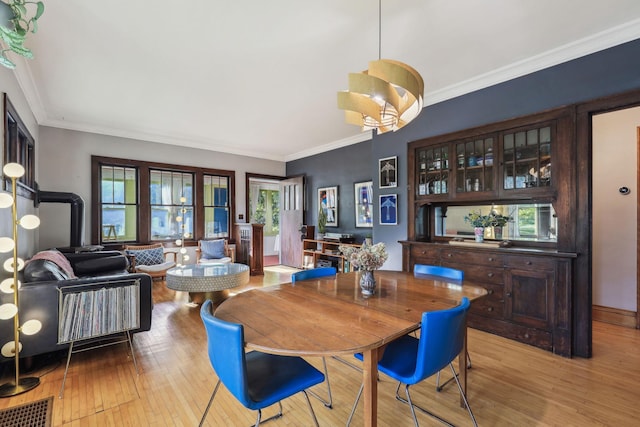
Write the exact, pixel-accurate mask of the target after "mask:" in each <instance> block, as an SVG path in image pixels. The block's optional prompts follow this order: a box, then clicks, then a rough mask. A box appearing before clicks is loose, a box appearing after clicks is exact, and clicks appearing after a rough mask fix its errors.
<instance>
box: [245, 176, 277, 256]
mask: <svg viewBox="0 0 640 427" xmlns="http://www.w3.org/2000/svg"><path fill="white" fill-rule="evenodd" d="M247 222H248V223H251V224H262V225H264V228H263V234H264V240H263V266H265V267H268V266H273V265H278V264H280V263H281V262H280V179H278V178H275V177H264V176H258V175H256V176H252V175H249V174H247Z"/></svg>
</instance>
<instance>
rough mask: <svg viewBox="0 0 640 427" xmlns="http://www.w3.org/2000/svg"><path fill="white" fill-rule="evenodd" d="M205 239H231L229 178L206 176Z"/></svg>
mask: <svg viewBox="0 0 640 427" xmlns="http://www.w3.org/2000/svg"><path fill="white" fill-rule="evenodd" d="M204 230H205V231H204V237H205V238H207V239H208V238H212V237H229V178H228V177H223V176H212V175H205V176H204Z"/></svg>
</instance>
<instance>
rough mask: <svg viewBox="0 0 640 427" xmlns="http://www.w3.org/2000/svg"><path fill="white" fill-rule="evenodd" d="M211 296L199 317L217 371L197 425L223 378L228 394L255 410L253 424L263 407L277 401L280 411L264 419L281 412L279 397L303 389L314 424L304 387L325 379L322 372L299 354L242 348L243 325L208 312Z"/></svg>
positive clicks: (259, 416) (204, 416)
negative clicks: (268, 352)
mask: <svg viewBox="0 0 640 427" xmlns="http://www.w3.org/2000/svg"><path fill="white" fill-rule="evenodd" d="M211 307H212V302H211V300H207V301H205V303H204V304H202V308H201V309H200V317H201V318H202V322H203V323H204V327H205V330H206V331H207V347H208V351H209V360H210V361H211V366H212V367H213V369H214V371H215V372H216V374H217V375H218V382H217V383H216V386H215V388H214V389H213V393H212V394H211V398H210V399H209V403H208V404H207V409H205V411H204V414H203V415H202V419H201V420H200V426H202V425H203V423H204V420H205V418H206V417H207V414H208V413H209V408H210V407H211V404H212V403H213V398H214V397H215V395H216V392H217V391H218V387H219V386H220V383H221V382H222V383H223V384H224V385H225V387H227V389H228V390H229V392H231V394H232V395H233V396H234V397H235V398H236V399H237V400H238V401H239V402H240V403H242V405H244V406H245V407H246V408H248V409H251V410H254V411H256V410H257V411H258V419H257V420H256V424H255V425H256V426H259V425H260V419H261V417H262V409H263V408H266V407H268V406H271V405H273V404H275V403H278V405H279V407H280V411H279V412H278V413H277V414H276V415H274V416H273V417H270V418H268V419H266V420H265V422H266V421H268V420H271V419H274V418H279V417H281V416H282V403H281V400H282V399H286V398H288V397H290V396H293V395H294V394H296V393H299V392H302V393H304V396H305V398H306V400H307V404H308V405H309V411H310V412H311V417H312V418H313V422H314V423H315V425H316V426H317V425H318V420H317V418H316V415H315V413H314V412H313V407H312V406H311V402H310V401H309V396H307V393H306V391H305V390H306V389H308V388H309V387H312V386H314V385H316V384H320V383H321V382H323V381H324V375H323V374H322V372H320V371H318V370H317V369H316V368H314V367H313V366H311V365H310V364H309V363H308V362H306V361H305V360H304V359H302V358H301V357H292V356H279V355H274V354H267V353H261V352H258V351H251V352H248V353H245V351H244V328H243V327H242V325H239V324H236V323H230V322H226V321H224V320H221V319H218V318H216V317H214V316H213V314H212V313H211Z"/></svg>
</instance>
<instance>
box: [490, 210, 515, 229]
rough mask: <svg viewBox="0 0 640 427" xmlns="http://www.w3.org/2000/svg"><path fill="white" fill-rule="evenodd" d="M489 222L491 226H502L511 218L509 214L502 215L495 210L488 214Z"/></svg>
mask: <svg viewBox="0 0 640 427" xmlns="http://www.w3.org/2000/svg"><path fill="white" fill-rule="evenodd" d="M487 216H488V217H489V222H490V223H491V224H490V226H491V227H504V226H505V225H507V222H508V221H510V220H511V217H510V216H507V215H502V214H499V213H497V212H491V213H490V214H489V215H487Z"/></svg>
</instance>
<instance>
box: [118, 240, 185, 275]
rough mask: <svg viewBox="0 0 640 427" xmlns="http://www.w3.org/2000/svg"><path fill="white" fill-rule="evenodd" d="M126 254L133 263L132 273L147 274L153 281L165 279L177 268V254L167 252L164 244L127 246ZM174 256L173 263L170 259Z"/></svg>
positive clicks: (125, 248)
mask: <svg viewBox="0 0 640 427" xmlns="http://www.w3.org/2000/svg"><path fill="white" fill-rule="evenodd" d="M124 251H125V254H126V255H127V256H128V257H129V260H130V262H131V271H132V272H137V273H147V274H148V275H149V276H151V278H152V279H156V278H159V279H164V278H165V277H166V275H167V270H168V269H170V268H173V267H175V266H176V254H175V252H165V251H164V246H162V243H153V244H150V245H125V247H124ZM170 255H171V256H173V261H170V260H169V259H168V257H169V256H170Z"/></svg>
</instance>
